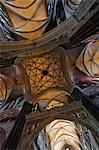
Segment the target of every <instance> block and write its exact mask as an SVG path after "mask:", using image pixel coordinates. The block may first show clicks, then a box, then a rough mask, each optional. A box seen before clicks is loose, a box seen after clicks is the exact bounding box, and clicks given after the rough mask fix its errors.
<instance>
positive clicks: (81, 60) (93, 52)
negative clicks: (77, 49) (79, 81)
mask: <svg viewBox="0 0 99 150" xmlns="http://www.w3.org/2000/svg"><path fill="white" fill-rule="evenodd" d="M75 64H76V67H78V68H79V70H81V71H82V72H84V73H85V74H87V75H88V76H91V77H97V78H99V40H96V41H92V42H90V43H89V44H87V46H85V48H84V49H83V51H82V52H81V54H80V55H79V57H78V59H77V60H76V63H75Z"/></svg>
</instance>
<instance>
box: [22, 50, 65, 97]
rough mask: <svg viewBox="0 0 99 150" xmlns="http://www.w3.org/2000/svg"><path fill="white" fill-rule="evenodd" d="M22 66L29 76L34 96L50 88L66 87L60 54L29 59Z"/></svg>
mask: <svg viewBox="0 0 99 150" xmlns="http://www.w3.org/2000/svg"><path fill="white" fill-rule="evenodd" d="M22 65H23V66H24V68H25V69H26V72H27V74H28V76H29V81H30V85H31V92H32V93H33V94H34V95H35V94H38V93H39V92H41V91H43V90H46V89H49V88H56V87H57V88H63V87H64V84H65V80H64V77H63V72H62V67H61V62H60V55H59V53H58V52H54V53H49V54H45V55H42V56H37V57H28V58H26V59H24V61H23V62H22Z"/></svg>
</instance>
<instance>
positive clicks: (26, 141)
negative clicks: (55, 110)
mask: <svg viewBox="0 0 99 150" xmlns="http://www.w3.org/2000/svg"><path fill="white" fill-rule="evenodd" d="M56 119H64V120H69V121H73V122H75V123H79V124H81V125H82V126H86V127H87V128H88V129H90V131H91V132H92V134H93V135H94V137H95V139H96V141H97V143H98V144H99V141H98V140H99V135H98V133H97V131H96V130H95V128H94V127H93V126H92V125H91V123H89V122H88V121H86V120H84V119H79V118H77V119H76V118H75V117H71V116H70V115H65V114H58V116H52V117H50V118H47V119H45V120H44V121H42V122H41V123H40V124H39V126H37V127H36V128H35V130H34V131H33V130H32V132H31V133H30V134H29V135H27V139H25V135H23V138H24V139H23V141H22V143H21V144H22V145H21V147H20V146H19V147H20V148H21V149H28V148H29V146H30V145H31V142H32V141H33V140H34V139H35V138H36V137H37V135H38V134H39V132H40V131H41V130H42V129H43V128H44V127H45V126H46V125H48V124H49V123H51V122H52V121H54V120H56Z"/></svg>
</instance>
